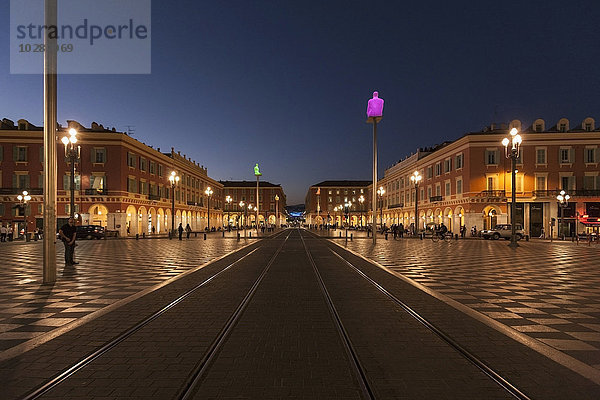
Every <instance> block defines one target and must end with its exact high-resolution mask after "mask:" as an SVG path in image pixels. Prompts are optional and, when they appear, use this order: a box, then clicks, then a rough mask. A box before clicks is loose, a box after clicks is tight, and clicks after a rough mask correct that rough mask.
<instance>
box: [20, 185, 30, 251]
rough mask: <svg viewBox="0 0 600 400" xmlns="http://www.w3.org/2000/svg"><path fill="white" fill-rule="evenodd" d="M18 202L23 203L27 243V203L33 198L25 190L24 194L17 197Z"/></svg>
mask: <svg viewBox="0 0 600 400" xmlns="http://www.w3.org/2000/svg"><path fill="white" fill-rule="evenodd" d="M17 200H19V203H21V207H23V218H24V219H25V229H24V233H25V241H27V202H28V201H30V200H31V196H30V195H29V192H27V190H24V191H23V193H22V194H20V195H18V196H17Z"/></svg>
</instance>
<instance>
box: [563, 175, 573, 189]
mask: <svg viewBox="0 0 600 400" xmlns="http://www.w3.org/2000/svg"><path fill="white" fill-rule="evenodd" d="M560 188H561V189H562V190H566V191H570V190H575V177H574V176H562V177H561V178H560Z"/></svg>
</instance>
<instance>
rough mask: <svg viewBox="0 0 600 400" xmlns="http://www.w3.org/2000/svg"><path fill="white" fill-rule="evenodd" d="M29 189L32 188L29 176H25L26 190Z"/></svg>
mask: <svg viewBox="0 0 600 400" xmlns="http://www.w3.org/2000/svg"><path fill="white" fill-rule="evenodd" d="M29 188H31V184H30V180H29V175H25V189H29Z"/></svg>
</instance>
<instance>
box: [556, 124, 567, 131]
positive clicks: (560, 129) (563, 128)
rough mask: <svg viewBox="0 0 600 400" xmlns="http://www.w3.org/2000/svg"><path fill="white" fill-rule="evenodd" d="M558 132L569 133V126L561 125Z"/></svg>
mask: <svg viewBox="0 0 600 400" xmlns="http://www.w3.org/2000/svg"><path fill="white" fill-rule="evenodd" d="M558 130H559V131H561V132H566V131H567V124H560V125H559V126H558Z"/></svg>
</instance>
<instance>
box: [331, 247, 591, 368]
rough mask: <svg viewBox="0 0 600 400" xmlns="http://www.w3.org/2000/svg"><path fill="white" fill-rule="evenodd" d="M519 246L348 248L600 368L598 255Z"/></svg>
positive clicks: (571, 249)
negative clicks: (515, 247) (516, 247)
mask: <svg viewBox="0 0 600 400" xmlns="http://www.w3.org/2000/svg"><path fill="white" fill-rule="evenodd" d="M334 241H335V242H336V243H339V244H341V245H344V240H339V239H334ZM520 244H521V246H520V247H519V248H518V249H517V250H516V251H515V250H512V249H510V248H509V247H508V246H507V242H505V241H486V240H459V241H452V242H450V243H445V242H443V241H442V242H437V243H433V242H432V241H431V240H415V239H408V240H407V239H403V240H396V241H394V240H391V239H390V240H387V241H386V240H379V241H378V242H377V245H376V247H374V246H373V244H372V242H371V241H369V240H355V241H352V242H350V241H348V245H347V248H348V249H350V250H353V251H355V252H358V253H360V254H361V255H363V256H365V257H367V258H369V259H371V260H373V261H376V262H377V263H379V264H381V265H383V266H385V267H388V268H389V269H391V270H393V271H395V272H398V273H400V274H402V275H404V276H405V277H407V278H409V279H411V280H413V281H415V282H417V283H419V284H422V285H424V286H426V287H428V288H430V289H433V290H434V291H435V292H437V293H441V294H443V295H445V296H447V297H449V298H451V299H454V300H456V301H458V302H460V303H462V304H464V305H466V306H468V307H470V308H471V309H472V310H475V311H477V312H479V313H481V314H483V315H485V316H487V317H490V318H492V319H494V320H496V321H498V322H500V323H501V324H503V325H505V326H507V327H510V328H511V329H513V330H515V331H517V332H520V333H522V334H524V335H527V336H528V337H530V338H533V339H535V340H537V341H539V342H541V343H544V344H546V345H548V346H551V347H552V348H554V349H556V350H558V351H560V352H563V353H565V354H567V355H569V356H572V357H574V358H576V359H577V360H580V361H582V362H584V363H586V364H588V365H590V366H592V367H594V368H596V369H600V263H599V262H598V259H599V257H600V249H599V248H598V247H596V246H592V247H588V246H587V245H579V246H577V245H575V244H574V243H565V242H558V243H557V242H555V243H552V244H550V243H548V242H537V243H536V242H520Z"/></svg>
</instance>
